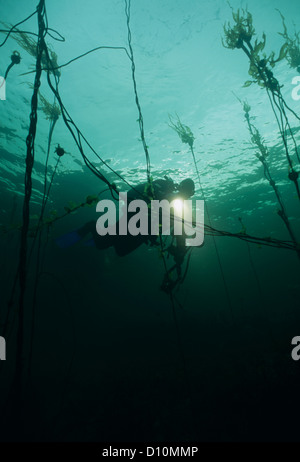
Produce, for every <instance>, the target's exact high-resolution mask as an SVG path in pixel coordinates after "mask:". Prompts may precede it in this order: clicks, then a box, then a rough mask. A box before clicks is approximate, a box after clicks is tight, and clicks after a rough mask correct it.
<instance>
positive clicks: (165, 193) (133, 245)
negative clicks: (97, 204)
mask: <svg viewBox="0 0 300 462" xmlns="http://www.w3.org/2000/svg"><path fill="white" fill-rule="evenodd" d="M147 185H148V183H143V184H140V185H137V186H136V187H135V188H134V189H131V190H129V191H128V193H127V202H128V204H129V203H130V202H132V201H133V200H136V199H144V200H145V201H146V202H149V201H150V200H149V198H148V199H147V197H146V196H145V191H146V189H147ZM152 185H153V192H154V198H155V199H156V200H159V201H161V200H163V199H167V200H172V199H174V197H172V196H174V192H175V184H174V182H173V181H172V180H170V179H159V180H155V181H153V182H152ZM128 204H127V206H128ZM132 215H134V214H133V213H130V212H129V213H128V217H127V222H128V221H129V219H130V217H131V216H132ZM77 232H78V234H79V235H80V236H82V237H84V236H86V235H87V234H88V233H92V236H93V241H94V243H95V246H96V247H97V249H99V250H103V249H107V248H108V247H111V246H113V247H114V248H115V251H116V253H117V254H118V255H119V256H124V255H127V254H129V253H130V252H132V251H133V250H135V249H137V248H138V247H139V246H140V245H141V244H144V243H150V244H152V245H154V244H155V243H156V241H157V236H151V235H149V236H143V235H141V234H138V235H137V236H132V235H131V234H129V233H128V234H127V235H125V236H122V235H119V222H118V221H117V223H116V235H110V234H106V235H105V236H100V235H99V234H98V233H97V230H96V225H95V222H94V221H89V222H88V223H86V224H85V225H84V226H83V227H82V228H80V229H78V230H77Z"/></svg>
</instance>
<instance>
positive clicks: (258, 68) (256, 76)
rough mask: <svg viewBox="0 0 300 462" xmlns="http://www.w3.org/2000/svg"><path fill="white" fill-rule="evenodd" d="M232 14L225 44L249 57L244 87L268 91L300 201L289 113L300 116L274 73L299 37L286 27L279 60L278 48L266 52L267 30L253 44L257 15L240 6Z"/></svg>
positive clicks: (298, 119)
mask: <svg viewBox="0 0 300 462" xmlns="http://www.w3.org/2000/svg"><path fill="white" fill-rule="evenodd" d="M232 17H233V22H234V24H233V25H231V24H230V22H228V23H225V24H224V38H223V39H222V43H223V46H224V47H225V48H229V49H231V50H235V49H237V50H242V51H243V52H244V54H245V55H246V56H247V58H248V59H249V71H248V72H249V75H250V76H251V77H252V80H248V81H247V82H246V83H245V84H244V86H245V87H249V86H250V85H252V84H253V83H256V84H258V85H259V86H260V87H261V88H263V89H265V90H266V92H267V95H268V98H269V101H270V105H271V108H272V111H273V113H274V116H275V119H276V122H277V125H278V128H279V132H280V136H281V139H282V144H283V151H284V153H285V156H286V159H287V162H288V168H289V174H288V178H289V180H290V181H292V182H293V183H294V185H295V188H296V191H297V195H298V198H299V200H300V190H299V184H298V179H299V172H298V170H296V169H295V165H294V164H295V162H294V159H293V157H292V153H291V149H290V147H289V140H290V141H291V143H292V145H293V151H294V153H293V154H295V156H296V159H297V162H298V164H300V156H299V148H298V144H297V142H296V140H295V137H294V134H293V130H292V128H291V124H290V120H289V114H291V115H292V116H293V117H295V118H296V119H297V121H298V122H299V121H300V117H299V116H298V115H297V114H296V112H295V111H293V110H292V109H291V108H290V107H289V106H288V104H287V103H286V101H285V99H284V97H283V95H282V92H281V88H282V85H280V82H279V81H278V80H277V78H276V77H275V75H274V72H273V70H274V68H275V65H276V64H277V63H278V62H280V61H282V60H283V59H284V58H285V57H286V55H287V53H288V50H290V51H289V52H290V53H291V50H292V49H293V50H294V49H295V47H296V46H297V44H296V42H295V40H294V41H293V40H292V39H289V40H288V39H287V37H288V35H287V31H286V29H285V33H284V35H285V38H286V42H285V43H284V44H283V45H282V47H281V49H280V51H279V54H278V57H277V59H275V52H274V51H272V52H271V53H270V54H269V55H267V54H266V53H265V52H264V49H265V45H266V34H265V33H263V36H262V40H260V41H259V40H258V39H255V41H254V43H253V40H254V36H255V35H256V32H255V29H254V26H253V17H252V14H251V13H250V12H248V11H247V10H244V9H242V10H240V9H238V10H237V11H236V12H234V11H233V10H232ZM293 56H294V51H293Z"/></svg>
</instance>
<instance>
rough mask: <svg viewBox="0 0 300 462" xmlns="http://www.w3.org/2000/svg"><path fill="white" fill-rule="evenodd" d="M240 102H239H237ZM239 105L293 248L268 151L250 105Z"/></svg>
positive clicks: (295, 240)
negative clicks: (256, 125) (253, 120)
mask: <svg viewBox="0 0 300 462" xmlns="http://www.w3.org/2000/svg"><path fill="white" fill-rule="evenodd" d="M239 101H240V100H239ZM240 103H241V104H242V105H243V110H244V114H245V119H246V122H247V126H248V129H249V132H250V135H251V143H252V144H253V145H254V146H256V147H257V149H258V152H256V154H255V155H256V157H257V159H258V160H259V161H260V162H261V164H262V166H263V173H264V177H265V179H266V180H267V181H268V183H269V185H270V186H271V187H272V189H273V191H274V193H275V196H276V199H277V202H278V205H279V210H278V211H277V213H278V215H279V216H280V218H281V219H282V221H283V222H284V224H285V227H286V229H287V231H288V233H289V235H290V237H291V239H292V241H293V242H294V244H295V246H297V245H298V243H297V239H296V236H295V234H294V232H293V230H292V228H291V223H290V220H289V218H288V216H287V213H286V210H285V206H284V203H283V200H282V197H281V195H280V192H279V189H278V186H277V185H276V183H275V181H274V179H273V178H272V175H271V171H270V167H269V163H268V156H269V150H268V148H267V146H266V144H265V142H264V140H263V138H262V136H261V134H260V132H259V130H258V128H256V127H255V125H254V124H253V123H252V119H253V117H251V116H250V111H251V107H250V105H249V104H248V103H247V102H246V101H244V102H243V103H242V101H240ZM297 255H298V258H300V251H298V252H297Z"/></svg>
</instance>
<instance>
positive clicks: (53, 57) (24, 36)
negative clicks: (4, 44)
mask: <svg viewBox="0 0 300 462" xmlns="http://www.w3.org/2000/svg"><path fill="white" fill-rule="evenodd" d="M2 24H3V25H4V26H5V27H6V28H7V29H8V30H10V31H11V34H12V37H13V39H14V40H15V41H16V42H17V44H18V45H19V46H20V47H21V48H23V50H24V51H26V52H27V53H28V54H29V55H30V56H32V57H33V58H36V57H37V53H38V44H37V41H36V40H34V39H33V38H32V37H30V36H29V34H28V33H26V32H24V31H21V30H20V29H18V28H17V27H14V26H13V25H12V24H6V23H3V22H2ZM2 32H3V31H2ZM41 65H42V66H43V67H44V68H46V69H47V68H49V70H50V72H52V73H53V74H54V75H55V76H56V77H57V78H60V75H61V73H60V70H59V69H58V67H59V65H58V62H57V54H56V53H55V51H53V50H52V49H51V47H50V46H49V45H48V53H45V52H43V53H42V57H41Z"/></svg>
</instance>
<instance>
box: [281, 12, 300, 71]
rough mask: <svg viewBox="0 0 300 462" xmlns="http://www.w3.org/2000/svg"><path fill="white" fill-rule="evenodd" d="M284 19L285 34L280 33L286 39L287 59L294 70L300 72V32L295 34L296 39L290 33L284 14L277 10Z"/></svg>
mask: <svg viewBox="0 0 300 462" xmlns="http://www.w3.org/2000/svg"><path fill="white" fill-rule="evenodd" d="M277 11H278V13H279V14H280V16H281V19H282V25H283V32H279V35H281V36H282V37H283V38H284V39H285V45H284V46H285V58H286V60H287V62H288V63H289V65H290V67H291V68H292V69H296V70H297V71H298V72H300V32H296V31H295V32H294V37H291V36H290V35H289V33H288V30H287V26H286V24H285V18H284V16H283V14H282V13H281V12H280V11H279V10H277Z"/></svg>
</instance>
